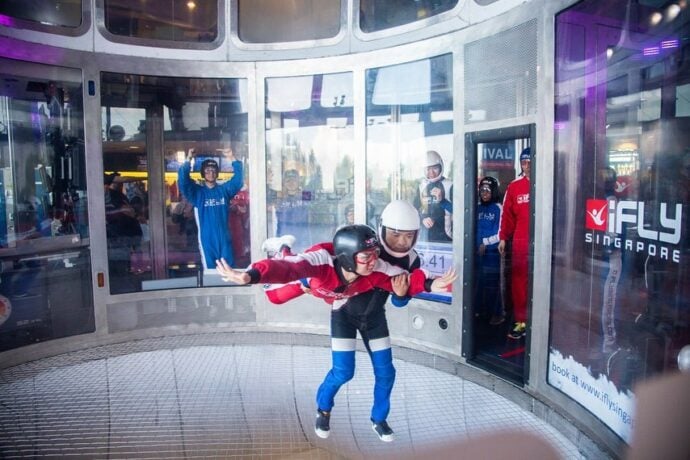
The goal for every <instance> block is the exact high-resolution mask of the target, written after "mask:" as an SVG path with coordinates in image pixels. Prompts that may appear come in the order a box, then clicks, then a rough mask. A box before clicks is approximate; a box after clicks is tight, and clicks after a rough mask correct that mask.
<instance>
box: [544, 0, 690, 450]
mask: <svg viewBox="0 0 690 460" xmlns="http://www.w3.org/2000/svg"><path fill="white" fill-rule="evenodd" d="M626 8H628V9H630V11H629V14H627V15H626V17H625V18H624V17H623V16H622V15H621V13H620V12H621V11H625V10H626ZM688 13H689V12H688V10H687V9H681V8H680V7H678V8H672V7H669V8H665V9H656V8H654V7H651V6H645V5H644V4H643V2H640V3H636V2H626V1H608V2H606V3H605V4H602V3H601V2H598V1H585V2H581V3H579V4H578V5H577V6H576V7H573V8H571V9H570V10H568V11H566V12H564V13H562V14H560V15H559V16H558V17H557V23H556V25H557V28H556V38H557V40H556V51H557V54H556V62H555V65H556V123H555V132H554V136H555V160H556V167H555V170H556V177H555V181H554V182H555V203H554V228H553V238H554V244H553V247H554V254H553V267H552V268H553V279H552V285H553V290H552V293H553V298H552V308H551V337H550V359H549V364H548V381H549V383H550V384H551V385H553V386H555V387H556V388H558V389H560V390H561V391H563V392H564V393H565V394H567V395H568V396H570V397H571V398H573V399H574V400H576V401H578V402H579V403H581V404H582V405H583V406H585V407H586V408H587V409H588V410H590V411H591V412H593V413H594V414H595V415H596V416H597V417H598V418H599V419H601V420H602V421H603V422H604V423H605V424H607V425H608V426H609V427H611V429H612V430H613V431H614V432H615V433H616V434H618V435H619V436H620V437H621V438H623V439H624V440H626V441H629V440H630V435H631V432H632V429H633V425H634V415H633V413H634V410H633V405H634V394H633V392H632V389H633V386H634V385H635V384H636V383H638V382H640V381H641V380H644V379H648V378H650V377H652V376H655V375H658V374H662V373H668V372H673V371H675V370H677V368H678V362H677V357H678V353H679V350H680V349H681V348H682V347H683V346H687V345H688V343H690V301H689V299H690V277H689V273H690V251H689V248H690V246H689V244H688V242H689V241H690V238H688V233H689V232H690V227H689V226H688V216H689V215H690V208H689V205H690V149H689V147H688V146H690V134H688V133H690V101H689V99H688V94H689V92H688V87H689V84H690V65H688V63H689V61H688V59H687V57H688V49H689V48H688V45H687V43H688V39H690V32H689V31H690V28H689V27H688V25H689V19H690V14H688ZM630 18H631V20H630V21H628V19H630ZM555 331H558V333H555Z"/></svg>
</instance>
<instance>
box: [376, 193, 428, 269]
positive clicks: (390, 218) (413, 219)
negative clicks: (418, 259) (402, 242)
mask: <svg viewBox="0 0 690 460" xmlns="http://www.w3.org/2000/svg"><path fill="white" fill-rule="evenodd" d="M387 229H389V230H393V231H401V232H415V236H414V240H413V241H412V244H411V245H410V247H409V248H408V249H407V250H406V251H404V252H401V251H394V250H393V249H391V248H390V247H388V244H387V243H386V230H387ZM418 234H419V213H418V212H417V210H416V209H415V207H414V206H412V205H411V204H410V203H408V202H407V201H405V200H394V201H391V202H390V203H388V206H386V207H385V208H384V210H383V212H382V213H381V221H380V223H379V237H380V240H381V245H383V247H384V249H385V250H386V252H388V253H389V254H390V255H392V256H395V257H404V256H406V255H408V254H409V253H410V251H412V248H413V247H414V245H415V243H416V242H417V235H418Z"/></svg>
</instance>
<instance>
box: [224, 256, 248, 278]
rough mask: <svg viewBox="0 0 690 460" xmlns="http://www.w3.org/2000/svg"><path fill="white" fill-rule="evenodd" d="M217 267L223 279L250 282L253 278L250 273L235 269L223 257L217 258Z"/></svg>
mask: <svg viewBox="0 0 690 460" xmlns="http://www.w3.org/2000/svg"><path fill="white" fill-rule="evenodd" d="M216 269H217V270H218V273H220V276H221V277H222V278H223V281H229V282H231V283H235V284H249V281H250V280H251V278H250V276H249V273H247V272H244V271H242V270H235V269H234V268H232V267H231V266H230V265H229V264H228V263H227V262H226V261H225V259H223V258H221V259H220V260H216Z"/></svg>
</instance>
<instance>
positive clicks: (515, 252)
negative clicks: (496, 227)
mask: <svg viewBox="0 0 690 460" xmlns="http://www.w3.org/2000/svg"><path fill="white" fill-rule="evenodd" d="M531 161H532V156H531V149H530V148H529V147H527V148H526V149H524V150H523V151H522V153H520V167H521V168H522V174H521V175H520V176H519V177H518V178H517V179H515V180H514V181H512V182H511V183H510V184H508V188H506V194H505V197H504V198H503V214H502V215H501V230H500V232H499V238H500V242H499V243H498V252H499V253H500V254H501V255H505V253H506V241H507V240H512V246H511V247H512V252H511V258H510V260H511V265H510V289H511V294H512V299H513V321H514V322H515V324H514V325H513V330H512V331H510V332H509V333H508V338H510V339H515V340H519V339H522V338H523V337H524V336H525V333H526V330H527V270H528V267H529V264H528V261H527V256H528V253H529V211H530V205H529V202H530V179H529V174H530V165H531Z"/></svg>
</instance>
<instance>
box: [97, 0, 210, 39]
mask: <svg viewBox="0 0 690 460" xmlns="http://www.w3.org/2000/svg"><path fill="white" fill-rule="evenodd" d="M101 1H102V2H103V13H104V19H105V21H104V22H105V28H106V30H107V31H108V32H110V33H111V34H113V35H116V36H120V37H132V38H139V39H146V40H162V41H171V42H190V43H213V42H215V41H216V39H217V38H218V36H219V33H218V30H219V24H218V19H219V18H221V19H222V18H223V15H222V14H220V12H222V11H223V9H222V8H219V2H218V1H208V0H207V1H188V0H153V1H145V2H139V1H131V0H101Z"/></svg>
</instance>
